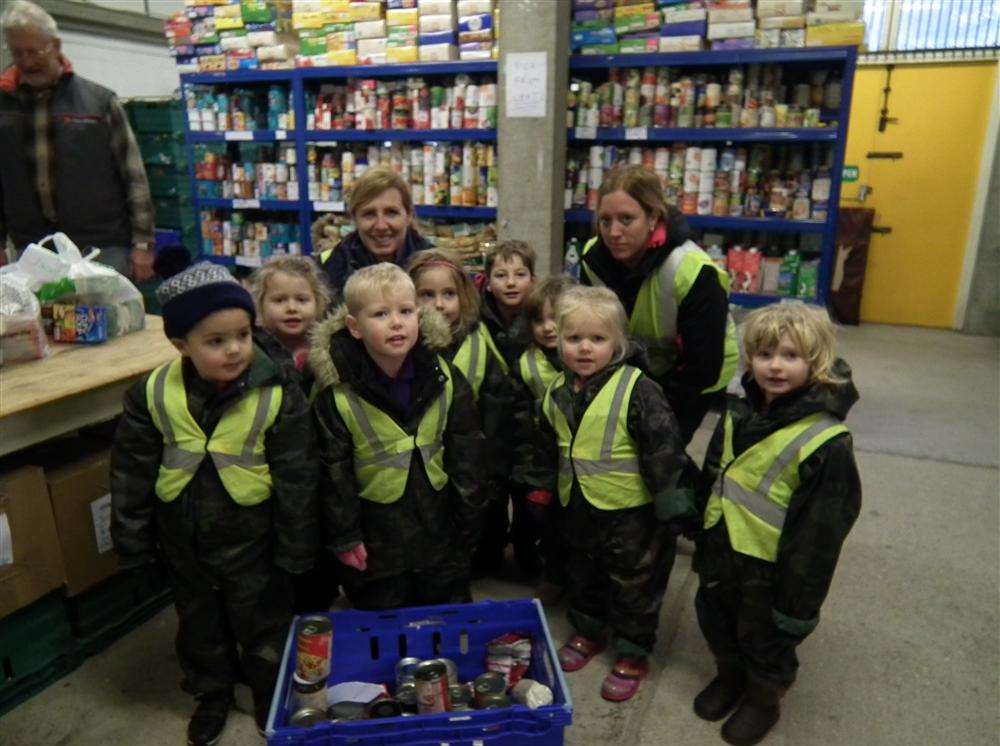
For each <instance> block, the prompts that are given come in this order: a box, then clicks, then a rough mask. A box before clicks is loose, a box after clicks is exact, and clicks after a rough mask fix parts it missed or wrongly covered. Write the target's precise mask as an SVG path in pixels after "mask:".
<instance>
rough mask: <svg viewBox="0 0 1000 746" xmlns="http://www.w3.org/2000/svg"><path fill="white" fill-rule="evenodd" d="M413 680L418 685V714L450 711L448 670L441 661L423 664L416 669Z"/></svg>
mask: <svg viewBox="0 0 1000 746" xmlns="http://www.w3.org/2000/svg"><path fill="white" fill-rule="evenodd" d="M413 678H414V680H415V682H416V685H417V712H419V713H420V714H421V715H426V714H429V713H435V712H447V711H448V710H449V708H450V707H451V702H450V700H449V698H448V669H447V668H446V667H445V665H444V664H443V663H441V661H437V660H430V661H424V662H422V663H421V664H420V665H419V666H417V667H416V669H414V671H413Z"/></svg>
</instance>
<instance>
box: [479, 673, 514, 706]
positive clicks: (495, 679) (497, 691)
mask: <svg viewBox="0 0 1000 746" xmlns="http://www.w3.org/2000/svg"><path fill="white" fill-rule="evenodd" d="M472 690H473V692H474V694H475V700H476V707H477V708H479V709H480V710H482V709H486V708H485V707H484V703H485V702H488V701H490V699H491V698H495V697H497V696H498V695H501V696H503V697H504V698H505V699H506V691H507V681H506V680H505V679H504V677H503V674H500V673H497V672H496V671H487V672H486V673H482V674H479V676H477V677H476V680H475V681H474V682H472Z"/></svg>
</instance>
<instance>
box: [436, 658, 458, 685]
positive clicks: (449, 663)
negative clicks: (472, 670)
mask: <svg viewBox="0 0 1000 746" xmlns="http://www.w3.org/2000/svg"><path fill="white" fill-rule="evenodd" d="M434 660H436V661H437V662H438V663H443V664H444V667H445V670H446V671H447V673H448V686H455V685H456V684H460V683H461V682H460V681H459V680H458V666H456V665H455V661H453V660H452V659H451V658H435V659H434Z"/></svg>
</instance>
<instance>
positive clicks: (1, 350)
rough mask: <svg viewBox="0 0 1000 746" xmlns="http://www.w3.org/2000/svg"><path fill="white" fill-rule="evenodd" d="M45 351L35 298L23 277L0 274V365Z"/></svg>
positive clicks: (45, 352)
mask: <svg viewBox="0 0 1000 746" xmlns="http://www.w3.org/2000/svg"><path fill="white" fill-rule="evenodd" d="M12 266H13V265H12ZM48 354H49V346H48V343H47V342H46V340H45V331H44V330H43V329H42V319H41V307H40V306H39V304H38V299H37V298H36V297H35V294H34V293H33V292H31V290H30V288H29V287H28V284H27V281H26V280H25V278H24V277H23V276H18V275H17V273H15V272H5V273H3V274H0V365H7V364H9V363H17V362H20V361H23V360H36V359H38V358H41V357H45V356H46V355H48Z"/></svg>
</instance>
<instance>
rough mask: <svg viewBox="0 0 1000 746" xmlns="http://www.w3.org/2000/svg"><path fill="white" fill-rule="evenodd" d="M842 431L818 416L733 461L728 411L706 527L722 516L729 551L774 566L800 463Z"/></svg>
mask: <svg viewBox="0 0 1000 746" xmlns="http://www.w3.org/2000/svg"><path fill="white" fill-rule="evenodd" d="M846 432H848V430H847V428H846V427H844V425H843V424H841V422H840V421H839V420H837V419H836V418H835V417H833V416H832V415H829V414H827V413H825V412H817V413H816V414H812V415H809V416H808V417H804V418H802V419H801V420H799V421H798V422H795V423H793V424H791V425H788V426H787V427H783V428H781V429H780V430H778V431H777V432H774V433H771V434H770V435H769V436H768V437H766V438H764V439H763V440H762V441H760V442H759V443H755V444H754V445H752V446H751V447H750V448H748V449H747V450H745V451H744V452H743V453H741V454H740V455H739V456H738V457H737V458H735V459H734V458H733V417H732V415H731V414H729V413H727V414H726V419H725V424H724V425H723V445H722V460H721V461H720V462H719V466H720V467H721V468H720V471H719V477H718V479H716V480H715V484H714V485H713V486H712V495H711V497H709V499H708V505H707V506H706V507H705V528H706V529H708V528H711V527H712V526H714V525H715V524H716V523H718V522H719V519H720V518H722V517H725V520H726V530H727V531H728V532H729V543H730V544H731V545H732V547H733V549H735V550H736V551H737V552H740V553H741V554H748V555H750V556H751V557H757V558H759V559H762V560H766V561H768V562H774V561H775V560H776V559H777V557H778V540H779V539H780V538H781V529H782V528H783V527H784V524H785V513H786V512H787V510H788V503H789V501H790V500H791V499H792V495H793V494H795V490H797V489H798V487H799V465H800V464H801V463H802V462H803V461H805V460H806V459H807V458H809V456H811V455H812V454H813V453H814V452H815V451H816V449H818V448H819V447H821V446H822V445H823V444H825V443H826V442H827V441H829V440H830V439H831V438H834V437H836V436H837V435H840V434H841V433H846Z"/></svg>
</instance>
